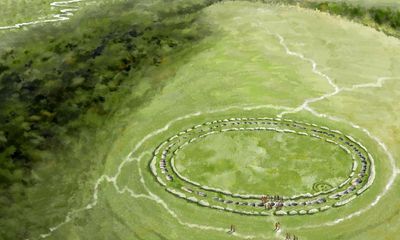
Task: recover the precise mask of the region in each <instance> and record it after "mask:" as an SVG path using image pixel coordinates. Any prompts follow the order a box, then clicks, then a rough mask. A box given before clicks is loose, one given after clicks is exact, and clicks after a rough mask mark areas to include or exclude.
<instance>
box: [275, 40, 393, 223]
mask: <svg viewBox="0 0 400 240" xmlns="http://www.w3.org/2000/svg"><path fill="white" fill-rule="evenodd" d="M277 37H278V38H279V42H280V44H281V45H282V46H283V47H284V48H285V50H286V53H287V54H288V55H291V56H297V57H299V58H300V59H302V60H304V61H307V62H310V63H311V64H312V71H313V72H314V73H316V74H318V75H320V76H321V77H322V78H324V79H326V80H327V81H328V83H329V84H330V85H331V86H332V87H334V91H333V92H331V93H326V94H324V95H322V96H320V97H318V98H312V99H306V100H305V101H304V103H303V104H302V105H300V106H299V107H297V108H295V109H294V110H290V111H283V112H281V113H280V114H278V117H282V116H283V115H286V114H291V113H297V112H299V111H302V110H305V111H308V112H310V113H311V114H312V115H314V116H316V117H319V118H326V119H329V120H332V121H336V122H341V123H345V124H348V125H350V126H351V127H353V128H355V129H360V130H361V131H363V132H364V133H365V134H367V135H368V136H369V137H370V138H371V139H373V140H374V141H375V142H376V143H377V144H378V145H379V146H380V147H381V148H382V149H383V151H384V152H385V154H386V155H387V156H388V159H389V161H390V164H391V166H392V175H391V176H390V178H389V181H388V182H387V184H386V186H385V188H384V190H383V191H382V192H381V193H380V194H379V195H377V196H376V198H375V200H374V201H373V202H372V203H371V204H370V205H369V206H368V207H367V208H364V209H361V210H359V211H357V212H354V213H352V214H350V215H348V216H346V217H344V218H339V219H336V220H335V221H332V222H326V223H324V224H318V225H305V226H302V227H298V228H293V229H304V228H315V227H321V226H332V225H335V224H338V223H340V222H343V221H345V220H348V219H351V218H353V217H355V216H359V215H361V214H362V213H364V212H366V211H368V210H370V209H371V208H372V207H374V206H375V205H376V204H378V202H379V201H380V199H381V198H382V197H383V196H384V195H385V194H386V193H387V192H388V191H389V189H390V188H391V187H392V185H393V183H394V181H395V179H396V177H397V176H398V175H400V171H399V168H398V167H397V165H396V161H395V159H394V157H393V155H392V154H391V152H390V151H389V150H388V147H387V146H386V145H385V143H384V142H383V141H382V140H380V139H379V138H378V137H376V136H374V135H373V134H371V132H370V131H369V130H367V129H366V128H363V127H361V126H359V125H357V124H355V123H353V122H351V121H348V120H345V119H343V118H339V117H334V116H330V115H328V114H324V113H319V112H317V111H316V110H314V109H313V108H311V107H310V106H309V104H310V103H315V102H318V101H322V100H324V99H327V98H329V97H332V96H335V95H337V94H339V93H340V92H342V91H354V90H356V89H360V88H382V87H383V86H384V83H385V82H386V81H387V80H396V79H398V80H399V79H400V77H379V78H378V79H377V81H376V82H374V83H365V84H356V85H353V86H352V87H350V88H339V87H338V86H337V85H336V84H334V83H333V81H332V79H331V78H330V77H329V76H327V75H326V74H323V73H321V72H320V71H318V70H317V63H316V62H315V61H314V60H313V59H310V58H306V57H304V55H303V54H301V53H296V52H293V51H291V50H290V49H289V48H288V47H287V45H286V44H285V40H284V38H283V37H282V36H281V35H279V34H277Z"/></svg>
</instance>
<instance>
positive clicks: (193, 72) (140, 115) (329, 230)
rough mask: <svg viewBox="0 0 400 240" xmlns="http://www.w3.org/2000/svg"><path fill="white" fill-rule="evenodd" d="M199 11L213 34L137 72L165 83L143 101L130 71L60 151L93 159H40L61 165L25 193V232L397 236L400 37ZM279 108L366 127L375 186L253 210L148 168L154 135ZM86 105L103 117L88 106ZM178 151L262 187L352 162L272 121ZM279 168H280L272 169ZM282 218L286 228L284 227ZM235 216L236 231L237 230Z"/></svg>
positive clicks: (185, 166)
mask: <svg viewBox="0 0 400 240" xmlns="http://www.w3.org/2000/svg"><path fill="white" fill-rule="evenodd" d="M78 15H79V13H78ZM195 21H196V24H199V25H202V26H207V28H208V29H209V30H210V31H209V32H208V34H207V36H206V37H205V38H203V39H201V40H200V41H199V42H197V43H196V44H193V45H192V46H190V48H186V49H185V50H183V51H181V52H178V53H176V54H175V55H171V56H170V57H166V58H165V59H163V60H162V61H161V63H160V64H159V65H158V66H157V67H150V68H148V69H147V70H145V72H142V73H141V74H142V75H141V76H140V77H141V78H142V79H146V80H149V79H153V81H160V82H163V83H165V84H164V85H163V87H160V88H159V91H157V92H155V93H152V95H151V97H150V98H149V99H148V100H147V101H144V102H145V104H138V102H137V99H138V97H140V96H144V93H145V92H146V91H148V90H149V89H151V88H152V87H154V85H152V82H150V80H149V81H140V82H138V84H137V85H136V84H135V85H134V86H131V85H125V91H123V94H122V93H121V94H115V95H112V96H111V97H109V98H107V101H106V104H107V106H113V108H112V109H113V114H109V115H107V121H104V122H99V123H98V124H97V125H96V124H93V125H94V126H95V127H93V129H86V130H85V131H82V132H81V134H80V135H78V136H79V138H78V139H74V142H71V143H70V144H71V146H73V147H74V148H75V151H72V152H66V153H59V157H60V159H64V160H67V159H70V161H71V162H73V163H77V164H79V162H78V161H73V160H75V159H79V160H87V161H90V163H91V164H92V165H91V166H90V168H89V170H90V171H88V172H90V174H89V173H87V174H83V173H82V174H83V175H84V177H82V176H81V177H80V178H77V177H76V176H77V175H78V174H79V173H81V172H78V174H77V175H73V174H71V172H73V169H79V170H81V171H82V169H84V170H85V171H86V170H88V169H86V168H82V169H81V168H79V166H76V165H68V164H67V166H66V169H63V168H52V167H51V166H41V167H40V168H38V170H36V171H37V172H36V175H37V177H38V178H39V179H40V178H42V179H47V177H48V176H49V175H63V174H65V176H64V177H63V178H61V180H60V181H59V182H54V183H48V185H46V186H49V188H47V189H40V190H38V189H32V191H30V192H29V193H28V195H27V198H28V199H31V202H30V204H31V206H28V208H29V207H32V206H33V207H34V209H35V211H34V212H33V213H31V214H30V215H29V216H26V217H25V216H24V217H21V218H30V220H31V221H32V222H37V223H38V224H37V225H32V226H30V227H29V228H27V230H26V231H28V232H29V233H28V234H27V236H28V237H29V238H31V239H36V238H47V239H71V240H72V239H242V238H243V239H285V234H286V233H287V232H289V233H291V234H296V235H297V236H298V237H299V239H301V240H314V239H315V240H319V239H327V240H329V239H355V240H357V239H363V240H365V239H396V238H397V236H398V235H399V234H400V221H399V214H400V212H399V209H400V205H399V203H398V193H399V191H400V185H399V180H398V178H396V177H397V176H398V174H399V169H398V168H397V165H398V164H400V162H399V161H398V159H399V158H400V149H399V148H398V145H399V143H400V142H399V139H398V137H397V135H398V133H399V132H400V124H399V121H398V120H399V119H400V114H399V109H398V108H399V105H398V104H397V101H396V100H397V99H399V97H400V96H399V95H400V91H399V90H398V89H399V83H398V80H399V79H400V78H399V76H400V68H399V67H398V66H400V57H399V56H400V54H399V53H400V44H399V40H398V39H395V38H391V37H387V36H386V35H384V34H383V33H379V32H377V31H375V30H373V29H371V28H367V27H365V26H361V25H359V24H356V23H353V22H349V21H346V20H344V19H342V18H338V17H334V16H330V15H328V14H325V13H320V12H315V11H312V10H305V9H301V8H297V7H288V6H276V5H268V4H262V3H249V2H224V3H217V4H214V5H212V6H210V7H207V8H205V9H204V10H202V12H201V14H200V17H199V18H198V19H196V20H195ZM71 24H74V22H73V21H72V23H71ZM11 37H12V36H9V39H11ZM112 52H113V51H109V52H108V53H110V54H111V53H112ZM116 52H117V51H116ZM129 77H130V78H132V79H134V78H135V77H137V76H136V75H129ZM156 86H158V85H156ZM136 105H138V107H137V106H136ZM132 109H134V110H132ZM276 116H279V117H282V118H288V119H293V120H298V121H304V122H310V123H315V124H317V125H321V126H327V127H329V128H332V129H338V130H340V131H341V132H343V133H344V134H349V135H351V136H353V137H354V138H355V139H356V140H357V141H360V142H361V143H362V144H363V145H364V146H365V147H366V148H367V149H368V151H369V152H370V153H371V155H372V157H373V159H374V160H375V161H374V167H375V170H376V172H375V174H376V175H375V179H374V182H373V184H372V185H371V187H370V188H369V189H368V190H367V191H366V192H365V193H363V194H361V195H360V196H357V197H356V198H355V199H354V200H353V201H352V202H350V203H349V204H347V205H345V206H343V207H339V208H333V209H330V210H329V211H326V212H322V213H319V214H315V215H296V216H283V217H279V216H244V215H241V214H237V213H230V212H226V211H219V210H215V209H209V208H206V207H202V206H199V205H197V204H194V203H191V202H188V201H186V200H183V199H179V198H178V197H176V196H174V195H173V194H171V193H169V192H167V191H165V189H164V188H163V187H162V186H161V185H160V184H159V183H158V182H157V180H156V179H155V178H154V176H153V174H152V173H151V171H150V168H149V164H150V161H151V159H152V152H153V151H154V149H156V148H157V146H158V145H159V144H160V143H161V142H163V141H164V140H165V139H168V138H170V137H171V136H173V135H174V134H177V133H179V132H181V131H183V130H185V129H188V128H190V127H192V126H194V125H195V124H198V123H202V122H207V121H213V120H215V119H224V118H231V117H239V118H240V117H241V118H244V117H246V118H248V117H276ZM84 119H86V121H88V122H89V123H91V122H96V120H97V119H96V115H95V114H92V115H91V114H90V112H89V114H88V115H87V116H86V117H85V118H84ZM221 149H222V150H223V151H222V152H220V150H221ZM181 153H182V155H178V157H179V158H178V159H176V162H177V167H178V169H179V170H181V171H182V173H183V174H185V175H187V176H188V177H190V178H191V179H193V180H197V181H199V182H201V183H204V184H209V185H212V186H214V185H215V186H216V187H221V188H226V189H229V190H232V191H234V190H238V191H243V193H249V192H250V193H252V191H256V192H257V191H264V186H263V185H260V183H265V188H268V189H274V190H277V189H282V190H284V191H285V192H288V193H290V192H296V191H302V190H306V189H310V188H312V185H313V184H314V183H315V182H318V181H324V182H325V181H327V182H328V183H330V184H332V185H334V184H336V183H337V181H338V180H341V177H340V176H343V173H344V174H346V173H347V172H346V171H347V170H348V169H349V168H351V163H350V164H348V163H347V162H346V161H341V159H342V158H346V157H347V156H345V155H344V154H343V153H342V152H339V151H337V150H336V148H333V147H332V146H330V145H326V146H325V145H324V144H317V143H316V141H314V140H312V139H306V140H304V139H302V137H288V136H287V135H284V136H282V135H279V134H272V133H269V134H259V133H224V134H221V135H218V136H209V137H207V138H204V139H203V140H201V141H199V142H197V143H194V144H193V145H191V146H189V147H187V149H186V150H183V151H182V152H181ZM327 153H329V154H327ZM249 155H250V157H248V156H249ZM265 159H267V160H265ZM310 159H311V160H310ZM194 160H198V161H194ZM200 160H201V161H200ZM268 160H270V161H268ZM296 160H299V161H300V160H301V163H297V162H296ZM349 160H350V159H349ZM322 163H324V165H321V164H322ZM53 164H54V165H57V163H56V162H53ZM269 164H271V165H269ZM243 165H246V166H245V167H243ZM273 168H276V172H275V173H274V174H276V177H274V176H275V175H273V174H272V175H271V174H266V173H268V171H273V170H274V169H273ZM55 169H57V171H54V170H55ZM332 169H334V171H331V170H332ZM288 171H291V174H289V176H287V175H285V174H286V173H287V172H288ZM232 172H236V173H240V174H231V173H232ZM293 175H295V176H297V178H293V179H292V178H291V177H292V176H293ZM77 179H79V183H78V184H76V185H73V184H71V183H76V181H77ZM231 179H235V181H234V183H235V184H232V180H231ZM270 182H276V185H271V184H270ZM339 182H340V181H339ZM63 186H75V187H76V186H78V187H77V188H73V187H70V189H65V187H63ZM68 193H70V194H71V196H70V197H68V199H67V200H66V199H65V197H66V195H67V194H68ZM49 196H51V200H49ZM49 203H50V204H49ZM278 221H279V222H280V223H281V224H282V231H281V232H274V231H273V229H274V223H275V222H278ZM231 224H234V225H235V226H236V233H235V234H228V233H227V232H228V231H229V226H230V225H231ZM12 225H13V226H17V225H18V219H17V220H15V222H14V223H13V224H12ZM41 234H43V235H41Z"/></svg>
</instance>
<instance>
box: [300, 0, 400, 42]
mask: <svg viewBox="0 0 400 240" xmlns="http://www.w3.org/2000/svg"><path fill="white" fill-rule="evenodd" d="M299 4H300V6H303V7H306V8H312V9H317V10H319V11H322V12H328V13H330V14H334V15H339V16H343V17H346V18H349V19H352V20H354V21H357V22H360V23H362V24H364V25H367V26H370V27H374V28H375V29H377V30H380V31H383V32H385V33H386V34H388V35H392V36H395V37H400V11H399V10H398V9H395V8H394V9H392V8H389V7H385V8H382V7H370V8H369V7H364V6H360V5H353V4H349V3H346V2H344V1H343V2H329V1H327V2H319V3H318V2H312V1H311V2H310V1H308V2H301V3H299Z"/></svg>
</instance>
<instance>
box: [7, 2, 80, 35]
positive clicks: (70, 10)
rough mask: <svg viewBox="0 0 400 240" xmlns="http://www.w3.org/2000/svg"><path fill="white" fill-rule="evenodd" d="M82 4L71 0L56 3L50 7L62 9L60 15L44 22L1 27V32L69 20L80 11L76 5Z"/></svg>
mask: <svg viewBox="0 0 400 240" xmlns="http://www.w3.org/2000/svg"><path fill="white" fill-rule="evenodd" d="M79 2H82V0H69V1H55V2H52V3H50V7H54V8H60V9H59V10H58V13H56V14H52V15H51V17H50V18H47V19H43V20H36V21H30V22H22V23H16V24H14V25H8V26H0V30H10V29H18V28H21V27H25V26H32V25H37V24H43V23H52V22H60V21H66V20H69V19H70V17H71V16H73V15H74V12H75V11H78V10H79V7H77V6H73V4H74V3H79Z"/></svg>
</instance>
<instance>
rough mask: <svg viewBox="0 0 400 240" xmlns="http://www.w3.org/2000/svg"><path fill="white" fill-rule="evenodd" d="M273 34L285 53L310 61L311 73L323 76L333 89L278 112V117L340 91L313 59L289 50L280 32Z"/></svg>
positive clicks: (305, 107) (294, 111)
mask: <svg viewBox="0 0 400 240" xmlns="http://www.w3.org/2000/svg"><path fill="white" fill-rule="evenodd" d="M275 36H276V37H277V38H278V39H279V44H280V45H282V47H283V48H284V49H285V51H286V54H288V55H290V56H295V57H298V58H300V59H301V60H303V61H305V62H308V63H310V64H311V71H312V72H313V73H315V74H316V75H318V76H320V77H321V78H324V79H325V80H326V81H327V82H328V83H329V85H331V86H332V88H333V89H334V91H333V92H330V93H326V94H324V95H322V96H320V97H316V98H309V99H306V100H305V101H304V102H303V103H302V104H301V105H300V106H298V107H296V108H295V109H293V110H290V111H284V112H281V113H280V114H278V117H279V118H281V117H283V115H285V114H289V113H297V112H300V111H302V110H306V109H308V108H309V104H310V103H314V102H318V101H322V100H324V99H326V98H328V97H332V96H334V95H336V94H338V93H339V92H340V89H339V87H338V86H337V85H336V84H335V82H334V81H333V79H332V78H330V77H329V76H328V75H326V74H325V73H322V72H321V71H320V70H318V64H317V63H316V62H315V61H314V60H313V59H311V58H307V57H305V56H304V55H303V54H301V53H298V52H294V51H292V50H290V49H289V47H288V46H287V44H286V42H285V39H284V38H283V37H282V36H281V35H280V34H278V33H276V34H275Z"/></svg>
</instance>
